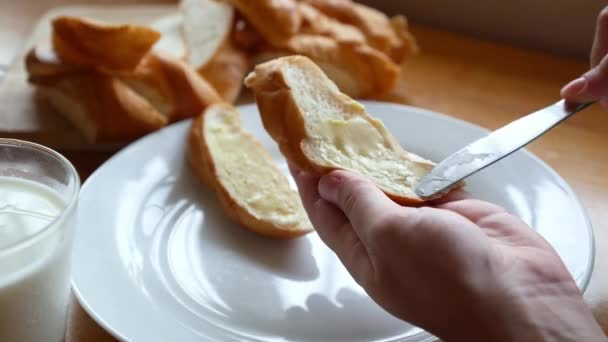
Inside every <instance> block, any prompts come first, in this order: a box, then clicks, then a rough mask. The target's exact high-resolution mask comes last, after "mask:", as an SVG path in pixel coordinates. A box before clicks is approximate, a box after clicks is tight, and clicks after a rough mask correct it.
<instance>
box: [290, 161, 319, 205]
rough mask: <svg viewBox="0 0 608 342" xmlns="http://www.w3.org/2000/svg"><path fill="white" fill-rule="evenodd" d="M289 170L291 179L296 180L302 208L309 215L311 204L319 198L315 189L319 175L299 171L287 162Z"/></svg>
mask: <svg viewBox="0 0 608 342" xmlns="http://www.w3.org/2000/svg"><path fill="white" fill-rule="evenodd" d="M289 170H290V171H291V174H292V175H293V179H294V180H295V182H296V186H297V187H298V192H299V193H300V198H301V199H302V204H303V205H304V209H306V212H308V214H309V216H310V211H311V210H312V206H313V205H314V203H315V202H316V201H317V200H319V199H320V198H321V197H320V196H319V192H318V191H317V186H318V183H319V176H316V175H311V174H310V173H308V172H305V171H301V170H299V169H298V168H296V167H294V166H293V165H291V164H289Z"/></svg>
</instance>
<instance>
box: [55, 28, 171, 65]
mask: <svg viewBox="0 0 608 342" xmlns="http://www.w3.org/2000/svg"><path fill="white" fill-rule="evenodd" d="M52 28H53V30H52V43H53V49H54V50H55V52H56V53H57V56H58V57H59V59H60V60H61V61H62V62H65V63H66V64H70V65H74V66H85V67H93V68H96V69H100V70H114V71H117V70H120V71H130V70H133V69H135V67H136V66H137V65H138V64H139V62H140V61H141V60H142V58H143V56H144V55H145V54H147V53H148V51H150V49H151V48H152V46H153V45H154V43H156V42H157V41H158V40H159V39H160V33H158V32H156V31H154V30H152V29H149V28H146V27H141V26H135V25H111V24H107V23H102V22H98V21H94V20H91V19H84V18H77V17H58V18H56V19H54V20H53V21H52Z"/></svg>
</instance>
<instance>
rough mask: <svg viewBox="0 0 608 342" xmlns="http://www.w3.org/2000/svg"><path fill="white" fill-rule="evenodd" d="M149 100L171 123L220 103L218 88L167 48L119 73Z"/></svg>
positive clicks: (154, 52) (153, 53) (123, 79)
mask: <svg viewBox="0 0 608 342" xmlns="http://www.w3.org/2000/svg"><path fill="white" fill-rule="evenodd" d="M118 76H119V77H120V79H121V80H122V81H124V82H125V83H126V84H128V85H129V86H130V87H131V88H132V89H133V90H135V91H136V92H137V93H138V94H140V95H141V96H143V97H144V98H145V99H147V100H148V101H149V102H150V103H151V104H152V105H153V106H154V107H155V108H156V109H157V110H158V111H159V112H161V113H162V114H164V115H165V116H166V117H167V119H168V120H169V122H175V121H179V120H182V119H186V118H191V117H194V116H196V115H198V114H199V113H201V112H202V111H203V110H205V108H207V106H209V105H210V104H213V103H217V102H221V101H222V98H221V96H220V95H219V94H218V93H217V91H216V90H215V88H214V87H213V86H212V85H211V84H209V82H207V81H206V80H205V79H203V78H201V77H200V76H199V75H198V74H197V72H196V71H195V70H194V69H193V68H192V67H190V66H189V65H188V64H187V63H186V62H184V61H183V60H181V59H179V58H177V57H175V56H173V55H172V54H169V53H167V52H164V51H152V52H150V53H149V54H148V55H146V56H145V57H144V58H143V60H142V62H141V63H140V65H138V67H137V68H136V69H135V70H134V71H133V72H131V73H121V74H118Z"/></svg>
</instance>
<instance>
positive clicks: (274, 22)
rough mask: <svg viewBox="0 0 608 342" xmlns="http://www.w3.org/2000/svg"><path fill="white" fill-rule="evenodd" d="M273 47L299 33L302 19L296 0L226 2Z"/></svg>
mask: <svg viewBox="0 0 608 342" xmlns="http://www.w3.org/2000/svg"><path fill="white" fill-rule="evenodd" d="M226 1H227V2H228V3H230V4H232V5H233V6H234V7H235V8H236V9H237V10H238V11H239V13H240V14H241V15H243V17H245V18H246V19H247V21H248V22H250V23H251V25H253V27H255V29H256V30H257V31H258V32H259V33H260V35H261V36H262V37H263V38H264V40H266V41H267V42H269V43H270V44H272V45H273V46H281V45H282V44H283V43H284V42H285V41H286V40H287V39H289V38H291V37H292V36H293V35H295V34H296V33H298V31H299V30H300V25H301V24H302V17H301V16H300V13H299V12H298V4H297V2H296V1H295V0H226Z"/></svg>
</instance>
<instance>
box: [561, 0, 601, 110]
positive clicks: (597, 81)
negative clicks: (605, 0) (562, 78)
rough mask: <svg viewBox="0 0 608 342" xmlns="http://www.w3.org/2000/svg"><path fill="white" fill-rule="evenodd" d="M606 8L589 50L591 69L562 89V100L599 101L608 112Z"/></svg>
mask: <svg viewBox="0 0 608 342" xmlns="http://www.w3.org/2000/svg"><path fill="white" fill-rule="evenodd" d="M607 53H608V7H606V8H604V10H602V11H601V12H600V14H599V16H598V18H597V24H596V29H595V38H594V40H593V47H592V49H591V56H590V65H591V69H590V70H589V71H587V72H586V73H585V74H583V75H582V76H581V77H579V78H577V79H576V80H574V81H572V82H570V83H568V84H567V85H566V86H564V87H563V88H562V91H561V95H562V97H563V98H564V99H566V100H568V101H571V102H575V103H583V102H589V101H600V104H601V105H602V107H603V108H604V109H605V110H608V56H607Z"/></svg>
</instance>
